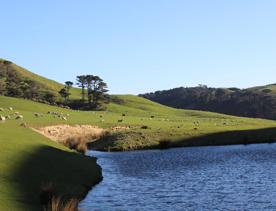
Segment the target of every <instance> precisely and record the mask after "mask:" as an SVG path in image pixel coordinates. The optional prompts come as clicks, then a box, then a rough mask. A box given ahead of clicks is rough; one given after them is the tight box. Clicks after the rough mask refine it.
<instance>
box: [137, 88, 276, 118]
mask: <svg viewBox="0 0 276 211" xmlns="http://www.w3.org/2000/svg"><path fill="white" fill-rule="evenodd" d="M141 96H143V97H145V98H147V99H149V100H152V101H155V102H158V103H161V104H163V105H167V106H171V107H174V108H182V109H195V110H204V111H212V112H218V113H224V114H230V115H236V116H244V117H254V118H266V119H276V84H270V85H267V86H258V87H252V88H248V89H238V88H210V87H207V86H198V87H187V88H184V87H179V88H175V89H170V90H164V91H157V92H154V93H147V94H142V95H141Z"/></svg>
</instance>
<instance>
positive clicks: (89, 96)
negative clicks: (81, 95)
mask: <svg viewBox="0 0 276 211" xmlns="http://www.w3.org/2000/svg"><path fill="white" fill-rule="evenodd" d="M94 79H95V76H94V75H86V76H85V85H86V87H87V99H88V103H89V104H92V99H93V92H92V86H93V83H94Z"/></svg>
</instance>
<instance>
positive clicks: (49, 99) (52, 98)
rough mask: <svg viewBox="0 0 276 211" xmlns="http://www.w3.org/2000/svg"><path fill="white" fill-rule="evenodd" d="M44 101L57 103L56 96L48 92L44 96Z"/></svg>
mask: <svg viewBox="0 0 276 211" xmlns="http://www.w3.org/2000/svg"><path fill="white" fill-rule="evenodd" d="M43 98H44V100H46V101H47V102H49V103H51V104H53V103H55V102H56V96H55V95H54V94H53V93H52V92H48V91H46V92H45V93H44V96H43Z"/></svg>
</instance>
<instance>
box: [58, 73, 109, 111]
mask: <svg viewBox="0 0 276 211" xmlns="http://www.w3.org/2000/svg"><path fill="white" fill-rule="evenodd" d="M76 81H77V83H76V85H78V87H80V88H81V99H80V101H72V100H71V101H70V99H69V97H70V95H71V93H70V89H71V88H72V86H73V85H74V83H73V82H72V81H66V82H65V86H64V88H62V89H61V90H60V91H59V94H60V96H61V97H63V98H64V101H65V103H68V104H69V105H72V106H75V105H78V106H80V107H90V108H94V109H97V108H100V107H101V106H102V104H103V103H108V101H109V96H108V94H107V92H108V89H107V84H106V83H105V82H104V81H103V79H101V78H100V77H99V76H95V75H80V76H77V80H76Z"/></svg>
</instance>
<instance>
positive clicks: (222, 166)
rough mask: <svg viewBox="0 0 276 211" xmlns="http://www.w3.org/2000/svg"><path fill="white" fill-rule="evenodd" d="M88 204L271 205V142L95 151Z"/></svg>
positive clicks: (274, 162) (275, 206)
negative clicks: (97, 171) (98, 172)
mask: <svg viewBox="0 0 276 211" xmlns="http://www.w3.org/2000/svg"><path fill="white" fill-rule="evenodd" d="M89 154H90V155H91V156H96V157H98V163H99V164H100V165H101V166H102V168H103V176H104V179H103V181H102V182H101V183H100V184H99V185H97V186H96V187H94V188H93V190H92V191H91V192H90V193H89V194H88V196H87V197H86V199H85V200H84V201H82V203H81V204H80V208H81V210H83V211H90V210H128V211H129V210H139V211H140V210H212V211H213V210H223V211H224V210H276V144H260V145H246V146H244V145H235V146H220V147H194V148H177V149H169V150H147V151H133V152H97V151H90V152H89Z"/></svg>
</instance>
